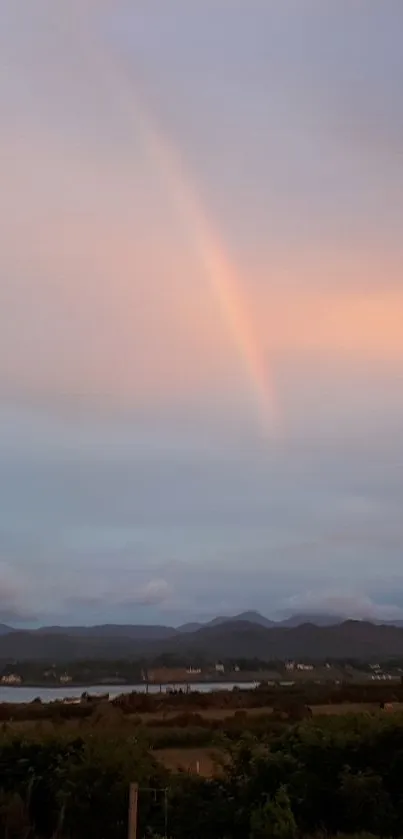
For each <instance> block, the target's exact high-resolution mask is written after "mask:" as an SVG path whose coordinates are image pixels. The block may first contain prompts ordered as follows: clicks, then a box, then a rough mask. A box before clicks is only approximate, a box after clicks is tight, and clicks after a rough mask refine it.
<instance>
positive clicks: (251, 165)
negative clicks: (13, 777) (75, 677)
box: [0, 0, 403, 626]
mask: <svg viewBox="0 0 403 839" xmlns="http://www.w3.org/2000/svg"><path fill="white" fill-rule="evenodd" d="M402 27H403V8H402V4H401V0H388V2H387V3H379V2H378V1H377V0H366V2H365V3H364V2H360V1H359V0H356V1H355V0H354V1H353V0H330V2H327V3H323V2H319V0H283V2H281V3H275V2H271V0H192V2H191V3H190V2H188V0H170V2H169V4H168V3H166V2H164V0H136V2H129V0H113V2H112V0H97V2H95V0H60V1H59V2H57V3H54V2H53V0H52V1H51V0H36V2H35V4H33V3H32V2H31V0H0V65H1V66H0V116H1V126H2V128H1V134H0V183H1V190H0V621H3V622H7V623H11V624H13V625H15V626H35V625H38V624H52V623H62V624H70V623H86V624H90V623H103V622H117V623H120V622H121V623H157V622H158V623H167V624H169V625H178V624H180V623H181V622H184V621H187V620H191V619H201V620H205V619H209V618H212V617H214V616H215V615H217V614H236V613H238V612H241V611H243V610H246V609H248V610H249V609H258V610H260V611H262V612H263V613H264V614H266V615H268V616H271V617H276V616H279V617H280V616H282V615H285V614H288V613H290V612H303V611H305V612H318V611H331V612H333V613H337V614H342V615H345V616H348V617H350V616H354V617H363V618H371V617H377V618H378V617H382V618H390V619H393V618H395V617H400V618H402V617H403V567H402V548H403V528H402V524H401V508H402V503H403V469H402V464H403V388H402V383H403V382H402V380H403V375H402V374H403V330H402V328H401V324H402V318H403V243H402V237H401V228H402V221H403V100H402V97H401V87H402V83H403V52H402V50H401V32H402Z"/></svg>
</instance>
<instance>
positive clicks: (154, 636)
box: [33, 623, 178, 641]
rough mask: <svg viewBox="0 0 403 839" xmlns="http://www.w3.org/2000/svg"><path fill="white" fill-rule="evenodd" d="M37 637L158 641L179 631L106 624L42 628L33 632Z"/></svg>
mask: <svg viewBox="0 0 403 839" xmlns="http://www.w3.org/2000/svg"><path fill="white" fill-rule="evenodd" d="M33 633H35V634H37V635H68V636H73V637H80V638H127V639H128V638H131V639H133V640H135V641H144V640H148V641H158V640H161V639H164V638H172V637H173V636H175V635H177V634H178V630H177V629H174V628H173V627H172V626H152V625H151V626H147V625H143V624H138V625H136V624H128V625H125V624H114V623H105V624H100V625H99V626H41V627H40V629H36V630H33Z"/></svg>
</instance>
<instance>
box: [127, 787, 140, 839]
mask: <svg viewBox="0 0 403 839" xmlns="http://www.w3.org/2000/svg"><path fill="white" fill-rule="evenodd" d="M138 797H139V786H138V784H130V790H129V820H128V830H127V839H137V803H138Z"/></svg>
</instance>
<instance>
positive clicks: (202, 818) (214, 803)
mask: <svg viewBox="0 0 403 839" xmlns="http://www.w3.org/2000/svg"><path fill="white" fill-rule="evenodd" d="M402 771H403V718H396V717H385V716H383V717H382V716H381V715H378V716H376V717H374V716H372V717H371V716H368V717H366V716H365V715H360V716H357V717H349V716H346V717H334V718H330V719H326V720H325V719H323V720H321V721H320V723H317V722H313V721H312V720H309V721H304V722H303V723H300V724H298V725H295V726H292V727H289V728H286V729H283V730H282V731H280V732H278V733H277V734H276V733H271V734H270V735H267V736H262V737H259V738H256V737H253V736H252V735H248V734H246V735H245V736H244V737H243V738H242V739H241V740H239V741H238V742H237V743H235V744H233V745H231V744H230V743H228V744H227V745H226V751H225V752H224V751H223V760H222V766H221V767H220V771H219V772H217V775H216V777H214V778H212V779H203V778H200V777H197V776H195V777H192V776H190V775H187V774H185V773H178V774H170V773H168V772H167V771H166V770H165V769H163V768H162V767H161V766H160V765H159V763H158V762H157V761H156V760H155V759H154V757H153V754H152V752H150V751H149V749H148V747H147V743H145V742H143V740H142V738H141V737H138V736H137V735H136V734H133V735H132V736H131V737H128V736H127V734H126V733H125V735H124V736H122V735H121V734H119V733H116V731H114V730H113V728H110V727H109V726H108V725H107V724H106V723H105V724H104V725H103V726H102V730H101V731H96V730H95V731H94V730H93V729H91V728H90V727H89V728H87V729H86V730H83V731H82V733H81V734H80V736H79V737H77V736H74V737H72V736H71V734H70V735H62V734H61V733H60V732H59V733H58V735H57V736H52V737H49V736H44V735H43V734H42V735H40V734H39V733H38V732H32V733H31V734H30V735H29V736H28V735H27V734H25V735H23V736H21V735H20V736H16V735H15V733H13V732H11V731H8V732H4V731H3V732H2V735H1V737H0V839H34V837H35V839H51V838H52V837H53V839H56V837H58V839H88V837H91V836H94V837H95V836H96V837H97V839H123V837H126V836H127V809H128V788H129V784H130V782H132V781H136V782H137V783H138V784H139V787H140V792H139V833H138V836H139V837H150V836H158V835H160V836H163V835H165V833H166V835H167V836H169V837H175V839H205V837H206V836H208V837H209V839H269V837H273V839H304V838H305V837H318V836H325V835H326V836H336V835H340V834H358V833H363V832H370V833H372V834H376V835H377V836H382V837H385V836H390V837H398V836H400V835H402V824H403V795H402V792H401V777H402Z"/></svg>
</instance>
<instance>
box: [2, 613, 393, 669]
mask: <svg viewBox="0 0 403 839" xmlns="http://www.w3.org/2000/svg"><path fill="white" fill-rule="evenodd" d="M162 655H164V656H167V655H168V656H174V657H175V656H176V657H177V658H180V659H181V660H182V661H184V662H185V661H186V662H188V663H189V664H192V663H193V662H194V661H195V660H198V659H201V658H202V659H204V660H205V661H209V662H211V663H213V662H214V661H217V660H220V659H232V660H233V661H236V660H237V659H242V658H243V659H248V658H249V659H253V658H258V659H260V660H261V661H274V660H276V659H277V660H279V661H286V660H289V659H292V660H298V659H299V660H302V661H304V660H305V661H324V660H341V659H344V660H351V659H355V660H362V661H375V660H377V661H378V660H386V659H390V658H399V657H400V658H403V628H402V627H396V626H388V625H376V624H373V623H370V622H368V621H354V620H348V621H344V622H343V623H341V624H333V625H330V626H317V625H315V624H312V623H309V622H307V623H304V624H302V625H300V626H298V627H292V626H291V627H290V626H278V625H275V626H269V627H266V626H261V625H259V624H258V623H253V622H250V621H242V620H233V621H224V622H222V623H219V624H218V625H217V624H216V625H213V626H212V625H211V624H210V625H209V626H203V627H202V628H200V629H197V630H196V631H194V632H182V633H181V632H178V631H175V632H174V634H172V635H170V636H168V637H163V638H161V637H160V638H152V639H150V638H145V637H142V638H141V637H137V638H136V637H127V636H124V635H114V636H113V637H111V636H107V637H105V636H104V637H100V636H97V635H92V636H91V635H87V636H82V635H77V634H71V635H69V634H67V633H65V634H63V633H53V634H52V633H49V632H48V633H46V632H38V631H37V632H29V631H26V630H25V631H15V632H11V633H9V634H6V635H2V636H0V660H2V661H17V660H20V661H22V660H43V661H45V660H47V661H49V660H51V661H66V662H67V661H75V660H80V659H85V658H87V659H98V660H100V659H104V660H112V659H118V658H120V659H122V658H125V659H132V660H135V659H139V658H144V659H146V660H149V661H151V660H154V659H156V658H158V657H160V656H162Z"/></svg>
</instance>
